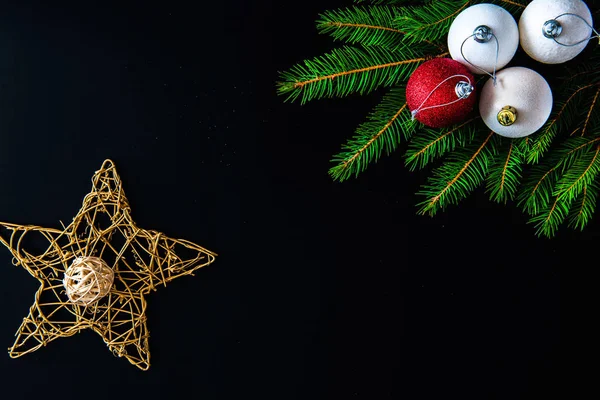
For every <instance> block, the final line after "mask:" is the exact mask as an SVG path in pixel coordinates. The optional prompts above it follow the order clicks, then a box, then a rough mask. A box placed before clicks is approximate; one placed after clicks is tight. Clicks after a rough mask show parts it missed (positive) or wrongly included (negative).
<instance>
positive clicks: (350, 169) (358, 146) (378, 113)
mask: <svg viewBox="0 0 600 400" xmlns="http://www.w3.org/2000/svg"><path fill="white" fill-rule="evenodd" d="M416 126H417V122H416V121H412V118H411V115H410V112H409V111H408V108H407V105H406V100H405V88H404V87H396V88H393V89H392V90H391V91H390V93H389V94H387V95H386V96H385V97H384V98H383V100H382V101H381V103H380V104H379V105H378V106H377V107H376V108H375V110H374V111H373V112H372V113H371V115H370V116H369V118H368V121H367V122H365V123H363V124H362V125H360V126H359V127H358V129H357V130H356V134H355V135H354V137H353V138H352V139H350V140H349V141H348V143H346V144H345V145H344V146H343V147H342V152H341V153H340V154H338V155H336V156H335V157H334V158H333V160H332V162H334V163H336V164H337V165H336V166H335V167H333V168H331V169H330V171H329V173H330V175H331V176H332V177H333V179H335V180H338V181H344V180H346V179H348V178H350V177H351V176H353V175H354V176H357V175H358V174H359V173H360V172H362V171H364V170H365V169H366V168H367V166H368V165H369V164H370V163H372V162H376V161H377V160H378V159H379V158H380V157H381V155H382V153H383V152H385V153H386V154H389V153H391V152H392V151H394V150H395V149H396V147H397V146H398V144H399V143H400V141H401V140H402V139H403V138H404V139H405V140H406V139H408V138H409V137H410V136H411V135H412V133H413V132H414V130H415V128H416Z"/></svg>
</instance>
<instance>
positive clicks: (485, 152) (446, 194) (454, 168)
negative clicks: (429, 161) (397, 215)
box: [418, 132, 497, 216]
mask: <svg viewBox="0 0 600 400" xmlns="http://www.w3.org/2000/svg"><path fill="white" fill-rule="evenodd" d="M494 140H497V135H496V134H495V133H494V132H490V133H489V134H487V136H480V137H479V140H478V141H475V142H474V143H473V144H472V145H470V146H467V147H464V148H461V149H458V150H456V151H454V152H453V153H451V154H450V155H449V156H448V160H447V161H446V162H445V163H444V164H443V165H442V166H441V167H439V168H437V169H436V170H434V171H433V176H432V177H430V178H429V180H428V184H426V185H423V186H422V190H421V191H420V192H419V195H421V196H425V197H426V198H427V200H425V201H423V202H421V203H419V204H418V206H420V210H419V214H429V215H432V216H433V215H435V213H436V212H437V211H439V210H443V209H445V208H446V207H447V206H448V205H450V204H457V203H458V202H459V201H460V200H462V199H463V198H465V197H466V196H467V195H468V194H469V193H471V192H472V191H473V190H475V189H476V188H477V187H478V186H479V185H480V184H481V183H482V182H483V181H484V179H485V177H486V175H487V173H488V169H489V166H490V165H491V164H492V163H493V162H494V155H495V154H494V146H493V145H492V144H491V142H492V141H494Z"/></svg>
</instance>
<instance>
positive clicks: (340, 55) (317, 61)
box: [277, 46, 447, 104]
mask: <svg viewBox="0 0 600 400" xmlns="http://www.w3.org/2000/svg"><path fill="white" fill-rule="evenodd" d="M446 54H447V53H445V54H440V55H438V57H442V56H445V55H446ZM430 58H431V57H426V56H423V55H422V54H419V53H418V52H416V51H413V50H412V49H409V48H408V47H403V48H402V51H398V52H393V51H389V50H387V49H384V48H380V47H363V48H356V47H349V46H345V47H343V48H340V49H335V50H333V51H332V52H331V53H327V54H325V55H323V56H320V57H316V58H314V59H313V60H305V61H304V63H303V64H297V65H296V66H294V67H292V68H291V69H290V70H289V71H287V72H283V73H281V74H280V77H281V79H282V81H280V82H278V83H277V86H278V93H279V94H280V95H287V98H286V100H297V99H298V98H300V100H301V103H302V104H304V103H306V102H308V101H310V100H313V99H317V98H322V97H343V96H347V95H349V94H351V93H359V94H366V93H369V92H371V91H373V90H375V89H377V88H378V87H381V86H393V85H395V84H397V83H398V82H400V81H402V80H405V79H407V78H408V77H409V76H410V74H411V73H412V72H413V71H414V70H415V69H416V68H417V66H418V65H419V64H421V63H422V62H424V61H427V60H428V59H430Z"/></svg>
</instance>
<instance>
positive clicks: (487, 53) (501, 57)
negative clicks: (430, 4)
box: [448, 3, 519, 74]
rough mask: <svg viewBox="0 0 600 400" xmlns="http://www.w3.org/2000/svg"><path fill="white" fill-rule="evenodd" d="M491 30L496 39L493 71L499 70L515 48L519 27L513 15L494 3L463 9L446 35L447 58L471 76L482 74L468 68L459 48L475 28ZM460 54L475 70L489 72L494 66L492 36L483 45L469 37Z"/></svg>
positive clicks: (510, 57)
mask: <svg viewBox="0 0 600 400" xmlns="http://www.w3.org/2000/svg"><path fill="white" fill-rule="evenodd" d="M481 25H485V26H487V27H489V28H491V30H492V33H493V34H494V35H496V38H497V39H498V65H496V70H499V69H501V68H503V67H504V66H505V65H506V64H508V63H509V62H510V60H512V58H513V57H514V55H515V52H516V51H517V48H518V47H519V28H518V27H517V22H516V21H515V19H514V18H513V16H512V15H511V14H510V13H509V12H508V11H506V10H505V9H504V8H502V7H499V6H497V5H494V4H488V3H482V4H476V5H474V6H471V7H468V8H466V9H465V10H463V11H462V12H461V13H460V14H458V16H457V17H456V18H455V19H454V21H453V22H452V25H450V31H449V32H448V49H449V50H450V56H451V57H452V58H453V59H454V60H456V61H458V62H460V63H462V64H464V65H465V66H466V67H467V68H469V70H470V71H471V72H473V73H475V74H484V73H485V72H483V71H481V70H480V69H478V68H474V67H473V66H471V65H470V64H469V63H468V62H467V61H466V60H465V58H464V57H463V56H462V55H461V52H460V47H461V45H462V44H463V42H464V40H465V39H466V38H467V37H469V36H471V35H473V31H474V30H475V28H477V27H478V26H481ZM463 53H464V55H465V57H466V58H467V60H468V61H469V62H471V63H472V64H474V65H476V66H478V67H479V68H481V69H483V70H485V71H487V72H490V73H492V72H493V71H494V64H495V63H496V40H495V39H494V38H493V37H492V38H491V39H490V40H488V41H487V42H484V43H479V42H477V41H476V40H475V38H474V37H471V38H469V39H468V40H467V41H466V42H465V44H464V46H463Z"/></svg>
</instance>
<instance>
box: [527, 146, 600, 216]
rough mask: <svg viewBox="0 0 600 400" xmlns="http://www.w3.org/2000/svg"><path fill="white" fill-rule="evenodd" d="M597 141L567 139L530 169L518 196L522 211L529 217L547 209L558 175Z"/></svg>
mask: <svg viewBox="0 0 600 400" xmlns="http://www.w3.org/2000/svg"><path fill="white" fill-rule="evenodd" d="M598 141H600V137H595V138H591V139H590V138H581V137H576V138H571V139H568V140H566V141H565V142H564V143H563V145H562V147H561V148H560V149H557V151H555V152H554V153H553V154H552V156H551V157H549V159H548V160H546V162H545V163H544V164H542V165H538V166H535V167H534V168H532V169H531V171H530V175H529V179H528V180H527V182H525V183H524V185H523V190H522V191H521V193H520V195H519V204H520V205H521V206H522V207H523V210H524V211H525V212H527V213H528V214H530V215H536V214H539V213H540V212H541V210H543V209H544V208H547V207H548V205H549V203H550V200H551V197H552V196H553V190H554V186H555V185H556V183H557V181H558V178H559V175H560V173H562V172H563V171H565V170H567V169H569V168H571V166H572V165H573V163H575V162H576V161H577V160H578V159H579V158H580V157H581V156H582V154H585V153H586V152H587V151H588V150H589V148H590V146H592V145H594V144H596V143H597V142H598Z"/></svg>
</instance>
